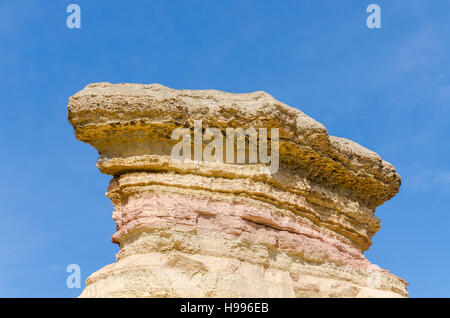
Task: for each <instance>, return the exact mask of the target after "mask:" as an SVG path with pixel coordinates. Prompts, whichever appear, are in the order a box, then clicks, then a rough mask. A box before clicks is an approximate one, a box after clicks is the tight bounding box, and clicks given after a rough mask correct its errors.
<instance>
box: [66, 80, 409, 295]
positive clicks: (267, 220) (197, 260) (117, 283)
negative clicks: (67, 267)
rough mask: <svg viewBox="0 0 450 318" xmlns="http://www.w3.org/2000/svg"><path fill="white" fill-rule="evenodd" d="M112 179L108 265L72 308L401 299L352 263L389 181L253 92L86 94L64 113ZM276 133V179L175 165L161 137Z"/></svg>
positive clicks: (241, 169) (361, 261)
mask: <svg viewBox="0 0 450 318" xmlns="http://www.w3.org/2000/svg"><path fill="white" fill-rule="evenodd" d="M68 108H69V121H70V123H71V124H72V125H73V127H74V130H75V135H76V137H77V139H79V140H81V141H83V142H87V143H89V144H91V145H92V146H93V147H95V148H96V149H97V150H98V152H99V155H100V158H99V159H98V163H97V166H98V168H99V169H100V171H101V172H103V173H106V174H109V175H112V176H113V178H112V180H111V182H110V185H109V188H108V192H107V194H106V195H107V196H108V197H109V198H110V199H111V201H112V203H113V204H114V207H115V208H114V212H113V219H114V220H115V221H116V224H117V232H116V233H114V235H113V236H112V241H113V242H114V243H116V244H119V245H120V252H119V253H118V254H117V256H116V257H117V262H115V263H113V264H110V265H107V266H105V267H104V268H102V269H100V270H99V271H97V272H95V273H94V274H92V275H91V276H90V277H89V278H88V280H87V286H86V289H85V290H84V291H83V293H82V295H81V296H82V297H404V296H407V295H408V294H407V291H406V282H405V281H403V280H402V279H400V278H398V277H396V276H395V275H393V274H391V273H389V272H388V271H386V270H383V269H381V268H379V267H377V266H375V265H372V264H371V263H370V262H369V261H368V260H367V259H366V258H365V257H364V255H363V252H364V251H365V250H367V249H368V248H369V246H370V245H371V238H372V236H373V235H374V234H375V233H376V232H377V231H378V230H379V228H380V222H379V219H378V218H377V217H376V216H375V215H374V211H375V208H376V207H377V206H379V205H380V204H382V203H383V202H385V201H386V200H389V199H390V198H392V197H393V196H394V195H395V194H396V193H397V192H398V188H399V186H400V176H399V175H398V174H397V173H396V171H395V169H394V168H393V167H392V165H390V164H389V163H388V162H386V161H383V160H382V159H381V158H380V157H379V156H378V155H377V154H376V153H374V152H372V151H370V150H368V149H366V148H364V147H362V146H360V145H358V144H356V143H354V142H352V141H350V140H347V139H344V138H338V137H333V136H329V135H328V132H327V130H326V129H325V127H324V126H323V125H322V124H320V123H318V122H316V121H315V120H313V119H312V118H310V117H308V116H306V115H305V114H303V113H302V112H301V111H299V110H297V109H294V108H291V107H289V106H287V105H285V104H283V103H281V102H279V101H277V100H275V99H274V98H273V97H271V96H270V95H268V94H267V93H264V92H254V93H249V94H230V93H224V92H219V91H215V90H204V91H195V90H174V89H170V88H167V87H164V86H161V85H158V84H152V85H140V84H117V85H112V84H109V83H97V84H91V85H88V86H87V87H86V88H84V89H83V90H82V91H80V92H78V93H76V94H75V95H74V96H72V97H71V98H70V101H69V106H68ZM194 120H202V123H203V127H204V128H206V127H217V128H220V129H221V130H222V131H224V132H225V130H226V128H238V127H241V128H243V129H246V128H249V127H254V128H256V129H258V128H278V129H279V169H278V171H277V172H276V173H271V171H269V169H268V168H267V164H262V163H255V164H248V163H245V164H229V163H212V162H205V161H202V162H196V161H190V160H185V161H175V160H172V158H171V150H172V147H173V146H174V145H175V144H176V143H177V141H174V140H172V139H171V133H172V131H173V130H174V129H175V128H178V127H185V128H190V129H191V131H192V128H193V125H194Z"/></svg>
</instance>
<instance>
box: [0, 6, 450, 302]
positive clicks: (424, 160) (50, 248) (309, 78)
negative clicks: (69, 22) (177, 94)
mask: <svg viewBox="0 0 450 318" xmlns="http://www.w3.org/2000/svg"><path fill="white" fill-rule="evenodd" d="M70 3H77V4H79V5H80V7H81V19H82V22H81V23H82V27H81V29H68V28H67V27H66V18H67V16H68V14H67V13H66V7H67V5H68V4H70ZM370 3H377V4H378V5H380V7H381V14H382V15H381V19H382V28H381V29H368V28H367V26H366V18H367V16H368V15H369V14H368V13H366V7H367V6H368V5H369V4H370ZM449 12H450V2H448V1H444V0H433V1H425V0H409V1H406V0H395V1H392V0H389V1H387V0H386V1H382V0H372V1H363V0H345V1H344V0H342V1H334V0H333V1H331V0H330V1H325V0H314V1H313V0H303V1H299V0H294V1H287V0H284V1H275V0H274V1H262V0H259V1H256V0H252V1H245V0H239V1H230V0H227V1H212V0H211V1H207V0H203V1H188V0H185V1H181V0H173V1H166V0H161V1H137V0H134V1H111V0H109V1H106V0H103V1H31V0H26V1H24V0H14V1H12V0H6V1H5V0H0V59H1V62H0V151H1V156H0V166H1V167H2V173H1V177H0V198H1V205H0V216H1V219H2V221H1V225H2V230H3V235H4V236H3V237H4V238H5V240H4V241H3V242H2V253H1V256H0V297H75V296H78V295H79V294H80V293H81V289H68V288H67V287H66V284H65V280H66V277H67V273H66V272H65V269H66V266H67V265H68V264H71V263H76V264H79V265H80V267H81V270H82V280H83V281H84V280H85V279H86V278H87V277H88V276H89V274H91V273H92V272H94V271H96V270H98V269H100V268H101V267H103V266H104V265H106V264H108V263H111V262H113V261H114V254H115V253H116V252H117V251H118V248H117V246H115V245H114V244H112V243H111V242H110V236H111V235H112V234H113V232H114V231H115V225H114V221H113V220H112V219H111V213H112V209H113V207H112V204H111V203H110V202H109V200H108V199H107V198H106V197H105V196H104V193H105V191H106V187H107V184H108V182H109V179H110V177H109V176H106V175H102V174H101V173H100V172H99V171H98V169H97V168H96V166H95V163H96V160H97V153H96V151H95V150H94V149H93V148H92V147H90V146H89V145H87V144H83V143H81V142H79V141H77V140H76V139H75V137H74V134H73V130H72V127H71V126H70V124H69V123H68V122H67V108H66V107H67V102H68V98H69V96H71V95H73V94H74V93H76V92H77V91H78V90H81V89H82V88H83V87H84V86H86V85H87V84H89V83H92V82H103V81H107V82H112V83H120V82H134V83H161V84H163V85H166V86H169V87H173V88H190V89H208V88H213V89H219V90H224V91H230V92H250V91H256V90H264V91H266V92H268V93H270V94H271V95H273V96H274V97H275V98H277V99H279V100H281V101H283V102H285V103H287V104H288V105H291V106H293V107H297V108H299V109H300V110H302V111H303V112H305V113H306V114H308V115H309V116H311V117H313V118H314V119H316V120H317V121H319V122H322V123H323V124H324V125H325V126H326V127H327V129H328V131H329V132H330V134H332V135H335V136H341V137H346V138H349V139H352V140H354V141H356V142H358V143H360V144H361V145H363V146H365V147H367V148H369V149H371V150H374V151H376V152H377V153H378V154H380V156H381V157H382V158H383V159H385V160H387V161H389V162H391V163H392V164H393V165H394V166H395V167H396V168H397V171H398V172H399V173H400V175H401V176H402V186H401V188H400V192H399V194H398V195H397V196H396V197H395V198H394V199H392V200H390V201H388V202H386V203H385V204H384V205H382V206H381V207H379V208H378V209H377V211H376V215H378V216H379V217H380V218H381V225H382V228H381V230H380V231H379V232H378V233H377V234H376V235H375V237H374V240H373V241H374V245H373V246H372V247H371V249H370V250H369V251H368V252H366V256H367V257H368V258H369V259H370V260H371V261H372V262H373V263H375V264H378V265H380V266H381V267H383V268H386V269H389V270H390V271H391V272H393V273H395V274H397V275H398V276H400V277H402V278H404V279H405V280H407V281H408V282H410V285H409V292H410V295H411V296H412V297H450V275H449V272H448V271H449V269H450V249H449V246H448V243H449V237H450V214H449V212H450V211H449V210H450V209H449V194H450V161H449V159H448V158H449V155H450V148H449V137H450V125H449V122H450V105H449V103H450V55H449V54H450V41H449V34H450V19H449V18H448V17H449Z"/></svg>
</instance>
